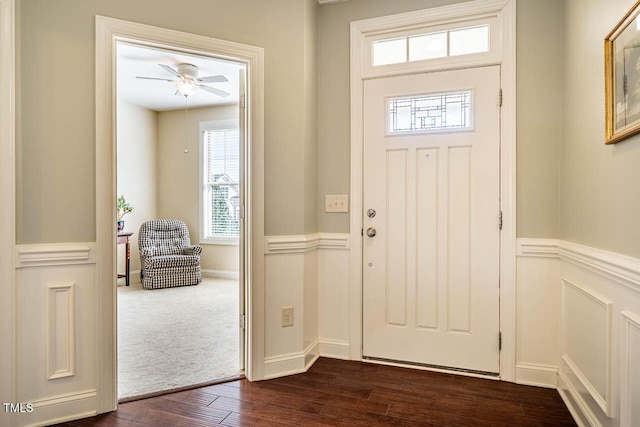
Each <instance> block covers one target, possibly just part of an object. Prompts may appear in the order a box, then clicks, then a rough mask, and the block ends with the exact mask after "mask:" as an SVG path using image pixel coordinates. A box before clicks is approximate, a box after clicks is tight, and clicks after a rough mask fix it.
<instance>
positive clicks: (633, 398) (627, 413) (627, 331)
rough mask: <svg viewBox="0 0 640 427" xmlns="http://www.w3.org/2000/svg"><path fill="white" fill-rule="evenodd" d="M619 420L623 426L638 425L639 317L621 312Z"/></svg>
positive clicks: (639, 383) (639, 376)
mask: <svg viewBox="0 0 640 427" xmlns="http://www.w3.org/2000/svg"><path fill="white" fill-rule="evenodd" d="M621 338H622V355H621V357H622V369H621V370H620V379H621V381H620V385H621V387H620V388H621V395H620V419H621V422H622V423H621V424H622V425H623V426H638V425H640V316H638V315H637V314H635V313H632V312H629V311H623V312H622V337H621Z"/></svg>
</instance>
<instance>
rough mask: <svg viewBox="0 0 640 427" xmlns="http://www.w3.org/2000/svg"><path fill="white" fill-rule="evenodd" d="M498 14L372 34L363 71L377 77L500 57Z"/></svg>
mask: <svg viewBox="0 0 640 427" xmlns="http://www.w3.org/2000/svg"><path fill="white" fill-rule="evenodd" d="M499 40H500V27H499V25H498V18H497V17H487V18H481V19H471V20H468V21H462V22H456V23H452V24H448V25H442V24H440V25H429V26H419V27H413V28H407V29H406V30H400V31H394V32H387V33H384V32H381V33H377V34H371V35H368V36H367V37H366V39H365V43H367V44H368V46H367V48H366V49H363V58H362V59H363V64H362V65H363V71H364V74H365V75H366V76H370V77H375V76H381V75H387V74H394V73H398V72H411V71H419V70H420V71H422V70H425V71H428V70H439V69H447V68H451V67H458V66H461V67H472V66H477V65H478V64H486V63H488V62H489V63H490V62H492V61H493V60H494V59H496V58H499V57H500V54H501V52H500V49H501V44H500V42H499Z"/></svg>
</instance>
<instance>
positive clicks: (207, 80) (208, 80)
mask: <svg viewBox="0 0 640 427" xmlns="http://www.w3.org/2000/svg"><path fill="white" fill-rule="evenodd" d="M198 80H200V81H201V82H202V83H219V82H228V81H229V80H228V79H227V78H226V77H225V76H223V75H218V76H207V77H202V78H199V79H198Z"/></svg>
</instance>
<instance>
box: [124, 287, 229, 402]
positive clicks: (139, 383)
mask: <svg viewBox="0 0 640 427" xmlns="http://www.w3.org/2000/svg"><path fill="white" fill-rule="evenodd" d="M238 313H239V310H238V281H236V280H224V279H203V282H202V283H201V284H199V285H197V286H183V287H179V288H168V289H155V290H147V289H143V288H142V285H141V284H139V283H138V284H131V286H129V287H125V286H118V397H119V398H120V399H122V398H125V397H132V396H140V395H143V394H147V393H152V392H156V391H163V390H170V389H174V388H178V387H183V386H188V385H193V384H200V383H203V382H207V381H211V380H215V379H219V378H224V377H228V376H232V375H237V374H238V373H239V366H240V364H239V337H238V334H239V326H238Z"/></svg>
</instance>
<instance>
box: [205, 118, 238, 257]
mask: <svg viewBox="0 0 640 427" xmlns="http://www.w3.org/2000/svg"><path fill="white" fill-rule="evenodd" d="M229 129H237V130H238V131H242V130H241V129H240V120H239V119H226V120H210V121H204V122H200V126H199V138H200V144H199V148H200V150H199V151H200V152H199V157H200V159H199V163H200V180H199V184H198V187H199V188H198V193H199V196H198V198H199V216H200V224H199V225H200V227H199V228H200V230H199V234H200V244H203V245H231V246H238V245H239V244H240V236H239V235H238V237H208V236H207V229H208V225H207V222H206V221H207V215H205V211H204V209H205V205H206V203H207V189H208V186H209V184H208V183H206V182H205V177H206V174H207V170H208V168H207V154H206V153H207V147H206V146H205V144H206V143H207V141H206V138H205V132H206V131H216V130H229ZM241 139H242V138H238V144H240V141H241ZM239 150H240V151H239V152H241V151H242V147H239ZM238 161H239V162H240V163H241V162H242V158H241V156H240V158H239V159H238ZM240 169H242V165H240ZM241 181H242V177H240V180H239V181H238V188H239V190H240V191H242V184H241Z"/></svg>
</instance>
